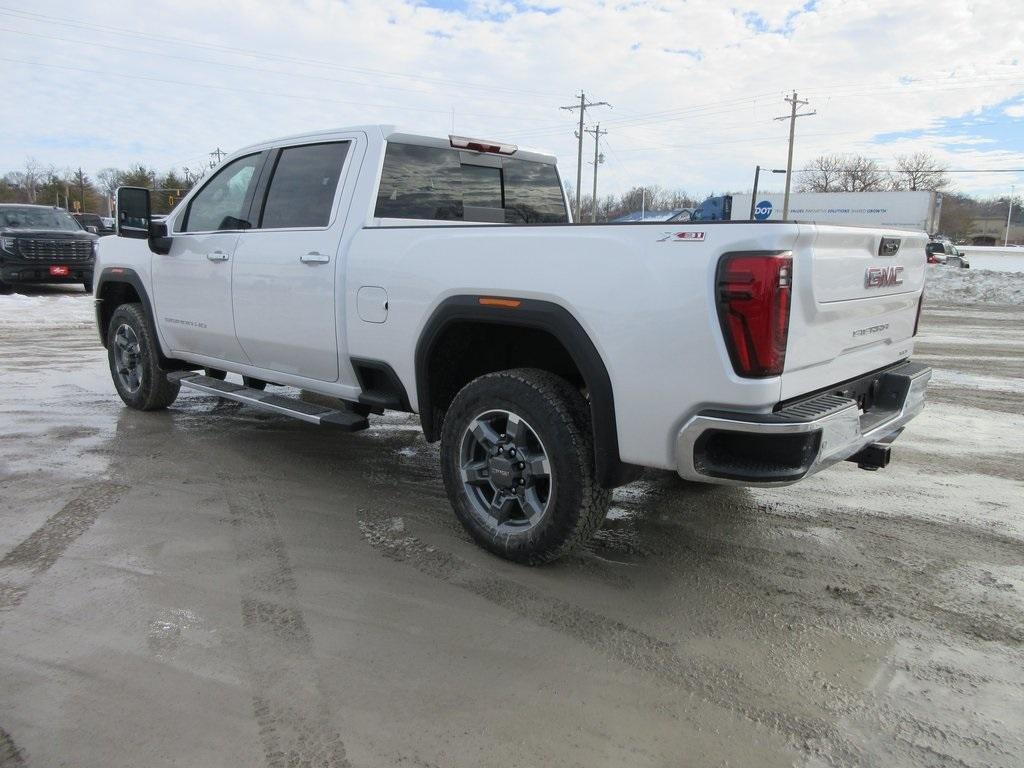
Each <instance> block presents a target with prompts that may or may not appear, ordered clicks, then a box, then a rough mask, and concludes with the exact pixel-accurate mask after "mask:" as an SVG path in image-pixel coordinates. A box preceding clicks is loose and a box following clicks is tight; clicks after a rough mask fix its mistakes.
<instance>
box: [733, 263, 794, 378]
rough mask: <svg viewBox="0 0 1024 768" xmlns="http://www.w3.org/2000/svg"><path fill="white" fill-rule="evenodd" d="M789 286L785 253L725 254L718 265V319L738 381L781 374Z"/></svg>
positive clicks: (790, 273) (790, 277)
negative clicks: (739, 378)
mask: <svg viewBox="0 0 1024 768" xmlns="http://www.w3.org/2000/svg"><path fill="white" fill-rule="evenodd" d="M792 281H793V257H792V256H791V255H790V254H789V253H727V254H726V255H725V256H723V257H722V260H721V261H720V262H719V263H718V283H717V299H718V317H719V318H720V320H721V322H722V333H723V334H724V335H725V345H726V346H727V347H728V348H729V357H730V358H731V359H732V367H733V369H734V370H735V371H736V373H738V374H739V375H740V376H747V377H758V376H778V375H779V374H781V373H782V368H783V366H784V365H785V363H786V340H787V338H788V336H789V303H790V291H791V285H792Z"/></svg>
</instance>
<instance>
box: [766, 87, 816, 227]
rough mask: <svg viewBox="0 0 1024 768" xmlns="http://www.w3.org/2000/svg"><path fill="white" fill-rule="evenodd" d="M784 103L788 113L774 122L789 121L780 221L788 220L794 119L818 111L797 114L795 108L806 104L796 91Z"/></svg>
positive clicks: (794, 129)
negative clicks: (787, 104) (783, 196)
mask: <svg viewBox="0 0 1024 768" xmlns="http://www.w3.org/2000/svg"><path fill="white" fill-rule="evenodd" d="M786 101H788V102H789V105H790V112H789V114H788V115H783V116H782V117H776V118H775V119H776V120H789V159H788V160H787V161H786V196H785V198H783V201H782V220H783V221H788V220H789V187H790V182H791V181H792V179H793V137H794V134H795V133H796V119H797V118H798V117H810V116H811V115H816V114H818V111H817V110H815V111H814V112H801V113H800V114H797V112H796V110H797V107H801V106H806V105H807V104H808V102H806V101H801V100H800V99H798V98H797V96H796V91H793V95H792V97H790V96H787V97H786Z"/></svg>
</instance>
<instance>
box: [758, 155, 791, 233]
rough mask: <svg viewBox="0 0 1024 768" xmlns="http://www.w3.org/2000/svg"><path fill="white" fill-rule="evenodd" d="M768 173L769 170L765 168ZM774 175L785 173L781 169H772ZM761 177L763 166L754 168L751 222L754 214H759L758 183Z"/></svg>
mask: <svg viewBox="0 0 1024 768" xmlns="http://www.w3.org/2000/svg"><path fill="white" fill-rule="evenodd" d="M765 170H766V171H767V170H768V169H767V168H765ZM771 170H772V173H785V171H784V170H782V169H781V168H772V169H771ZM760 177H761V166H760V165H758V166H755V167H754V191H753V192H751V193H750V220H751V221H753V220H754V214H755V213H757V182H758V179H759V178H760Z"/></svg>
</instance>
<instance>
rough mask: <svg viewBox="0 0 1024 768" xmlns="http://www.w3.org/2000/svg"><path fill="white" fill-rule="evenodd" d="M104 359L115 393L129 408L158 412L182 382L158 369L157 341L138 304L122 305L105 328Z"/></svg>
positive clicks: (174, 396) (174, 397) (179, 387)
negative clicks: (105, 350) (105, 353)
mask: <svg viewBox="0 0 1024 768" xmlns="http://www.w3.org/2000/svg"><path fill="white" fill-rule="evenodd" d="M107 360H108V362H109V363H110V376H111V378H112V379H113V380H114V387H116V388H117V394H119V395H120V396H121V399H122V400H124V404H125V405H127V406H128V407H129V408H134V409H136V410H139V411H157V410H161V409H163V408H166V407H167V406H169V405H170V404H171V403H173V402H174V400H175V399H176V398H177V397H178V390H179V389H181V385H180V384H178V382H176V381H174V382H172V381H168V380H167V373H166V371H164V370H163V369H161V368H160V354H159V351H158V350H157V341H156V338H155V337H154V335H153V334H152V333H151V332H150V329H149V324H148V323H147V322H146V315H145V312H144V310H143V309H142V305H141V304H122V305H121V306H120V307H118V308H117V309H116V310H114V315H113V317H111V318H110V325H109V326H108V327H107Z"/></svg>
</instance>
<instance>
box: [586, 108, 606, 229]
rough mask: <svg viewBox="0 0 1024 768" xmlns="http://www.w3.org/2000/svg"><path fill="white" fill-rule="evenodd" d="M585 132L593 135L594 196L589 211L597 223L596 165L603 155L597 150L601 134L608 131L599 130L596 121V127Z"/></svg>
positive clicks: (591, 217)
mask: <svg viewBox="0 0 1024 768" xmlns="http://www.w3.org/2000/svg"><path fill="white" fill-rule="evenodd" d="M587 133H592V134H593V135H594V198H593V210H592V211H591V213H590V220H591V221H593V222H594V223H595V224H596V223H597V166H598V165H600V164H601V163H602V162H603V161H604V155H602V154H601V153H600V151H599V147H600V145H601V136H603V135H604V134H606V133H608V131H602V130H601V124H600V123H598V124H597V127H596V128H594V129H593V130H591V129H589V128H588V129H587Z"/></svg>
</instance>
